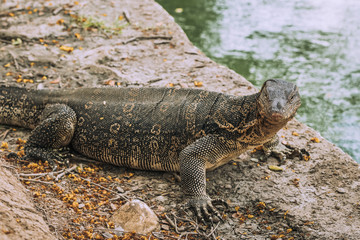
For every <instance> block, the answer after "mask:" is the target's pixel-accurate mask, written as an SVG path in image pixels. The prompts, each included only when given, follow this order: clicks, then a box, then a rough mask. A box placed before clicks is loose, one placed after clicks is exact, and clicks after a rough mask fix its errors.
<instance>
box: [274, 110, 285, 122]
mask: <svg viewBox="0 0 360 240" xmlns="http://www.w3.org/2000/svg"><path fill="white" fill-rule="evenodd" d="M284 118H285V117H284V115H283V114H281V113H279V112H272V113H271V114H270V119H272V120H274V121H276V122H278V121H281V120H284Z"/></svg>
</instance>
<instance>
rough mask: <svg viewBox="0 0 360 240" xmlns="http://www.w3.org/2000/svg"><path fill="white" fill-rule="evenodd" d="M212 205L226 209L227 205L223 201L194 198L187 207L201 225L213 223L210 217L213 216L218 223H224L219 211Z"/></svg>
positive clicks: (205, 197) (206, 197)
mask: <svg viewBox="0 0 360 240" xmlns="http://www.w3.org/2000/svg"><path fill="white" fill-rule="evenodd" d="M214 204H223V205H225V207H226V208H227V207H228V204H227V203H226V202H225V201H224V200H222V199H214V200H212V199H210V198H209V197H208V196H204V197H198V198H194V199H191V200H190V201H189V202H188V206H189V207H190V208H191V209H192V210H193V211H194V213H195V215H196V217H197V219H199V220H200V221H201V222H202V223H203V224H206V222H210V223H214V219H213V217H212V215H215V216H216V217H217V218H218V219H219V220H220V221H224V220H223V219H222V217H221V215H220V213H219V211H218V210H217V209H216V207H214ZM215 222H217V221H215Z"/></svg>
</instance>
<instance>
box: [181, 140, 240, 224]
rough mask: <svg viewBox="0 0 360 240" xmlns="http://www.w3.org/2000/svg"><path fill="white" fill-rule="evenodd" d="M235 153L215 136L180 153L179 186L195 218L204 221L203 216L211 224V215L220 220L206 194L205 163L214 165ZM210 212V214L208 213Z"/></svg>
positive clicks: (195, 143) (199, 141) (234, 150)
mask: <svg viewBox="0 0 360 240" xmlns="http://www.w3.org/2000/svg"><path fill="white" fill-rule="evenodd" d="M234 152H236V149H231V148H229V147H228V146H227V144H224V141H221V140H220V139H219V138H218V137H217V136H212V135H209V136H206V137H203V138H200V139H199V140H197V141H196V142H194V143H192V144H190V145H189V146H187V147H186V148H185V149H184V150H182V151H181V152H180V155H179V158H180V175H181V185H182V188H183V191H184V193H185V194H186V196H188V197H189V200H188V205H189V207H191V208H193V209H194V210H195V214H196V216H197V217H198V218H199V219H201V220H202V221H203V222H205V221H204V216H205V218H206V219H207V220H209V221H211V222H212V217H211V215H210V212H211V213H212V214H215V215H216V216H217V217H218V218H219V219H220V220H222V218H221V216H220V214H219V212H218V211H217V209H216V208H215V207H214V206H213V203H214V202H221V203H224V204H225V205H227V204H226V202H225V201H223V200H212V199H211V198H210V197H209V196H208V195H207V194H206V167H205V165H206V162H209V163H212V164H214V163H216V162H218V161H220V160H221V159H224V158H226V157H227V156H230V155H232V154H233V153H234ZM209 211H210V212H209Z"/></svg>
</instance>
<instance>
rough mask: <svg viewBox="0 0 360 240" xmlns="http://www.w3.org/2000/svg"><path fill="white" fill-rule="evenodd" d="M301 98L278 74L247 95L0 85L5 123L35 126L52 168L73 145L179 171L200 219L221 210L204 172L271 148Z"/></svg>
mask: <svg viewBox="0 0 360 240" xmlns="http://www.w3.org/2000/svg"><path fill="white" fill-rule="evenodd" d="M300 104H301V100H300V95H299V91H298V88H297V86H296V85H294V84H293V83H289V82H286V81H283V80H278V79H270V80H267V81H266V82H265V83H264V84H263V86H262V88H261V90H260V92H258V93H255V94H252V95H246V96H232V95H228V94H224V93H218V92H211V91H205V90H201V89H175V88H79V89H60V90H49V89H42V90H32V89H25V88H19V87H11V86H0V123H1V124H6V125H16V126H21V127H26V128H30V129H33V130H32V133H31V135H30V136H29V139H28V140H27V142H26V145H25V154H26V157H27V158H32V159H41V160H44V161H45V160H47V161H49V163H51V164H52V166H55V165H54V161H53V160H56V161H63V159H62V157H61V156H60V155H59V154H58V153H57V151H55V149H59V148H62V147H65V146H70V147H71V148H72V149H74V150H75V151H77V152H78V153H80V154H82V155H84V156H86V157H89V158H91V159H95V160H98V161H103V162H107V163H111V164H114V165H118V166H125V167H130V168H135V169H143V170H156V171H158V170H160V171H171V172H180V176H181V185H182V189H183V191H184V193H185V194H186V195H187V196H188V204H189V206H190V207H192V208H193V209H195V213H196V215H197V216H198V217H199V218H200V219H202V220H204V218H203V217H205V218H207V220H209V219H210V220H212V218H211V215H212V214H215V215H217V216H218V217H219V216H220V215H219V213H218V211H217V209H216V208H215V207H214V205H213V203H214V201H215V200H212V199H211V198H210V197H209V196H208V195H207V193H206V180H205V174H206V170H211V169H214V168H217V167H219V166H220V165H222V164H225V163H227V162H229V161H230V160H231V159H232V158H234V157H236V156H238V155H239V154H241V153H243V152H245V151H246V150H247V149H250V148H254V147H257V146H259V145H264V146H265V148H266V149H267V150H269V149H270V150H271V149H272V148H273V147H274V146H276V145H277V144H278V138H277V134H276V133H277V132H278V131H279V130H280V129H281V128H283V127H284V126H285V125H286V123H287V122H288V121H289V120H291V119H292V118H293V117H294V115H295V113H296V110H297V109H298V108H299V106H300ZM210 213H211V214H210Z"/></svg>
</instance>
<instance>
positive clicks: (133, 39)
mask: <svg viewBox="0 0 360 240" xmlns="http://www.w3.org/2000/svg"><path fill="white" fill-rule="evenodd" d="M152 39H165V40H171V39H172V37H171V36H148V37H147V36H139V37H133V38H130V39H129V40H126V41H123V44H128V43H131V42H135V41H141V40H152Z"/></svg>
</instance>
